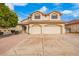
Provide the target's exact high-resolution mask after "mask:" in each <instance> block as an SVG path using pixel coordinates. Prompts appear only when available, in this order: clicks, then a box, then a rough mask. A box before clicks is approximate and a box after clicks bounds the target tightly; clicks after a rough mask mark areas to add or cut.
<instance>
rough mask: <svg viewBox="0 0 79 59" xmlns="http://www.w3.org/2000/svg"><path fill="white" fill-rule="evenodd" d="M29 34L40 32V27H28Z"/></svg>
mask: <svg viewBox="0 0 79 59" xmlns="http://www.w3.org/2000/svg"><path fill="white" fill-rule="evenodd" d="M29 32H30V34H41V28H40V27H31V28H30V29H29Z"/></svg>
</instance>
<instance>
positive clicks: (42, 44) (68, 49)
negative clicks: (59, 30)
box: [0, 34, 79, 56]
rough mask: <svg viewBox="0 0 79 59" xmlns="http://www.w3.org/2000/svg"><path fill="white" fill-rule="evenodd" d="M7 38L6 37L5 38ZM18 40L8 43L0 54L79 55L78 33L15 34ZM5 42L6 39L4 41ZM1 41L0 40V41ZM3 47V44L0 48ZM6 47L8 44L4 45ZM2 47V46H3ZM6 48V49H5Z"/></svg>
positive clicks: (15, 38)
mask: <svg viewBox="0 0 79 59" xmlns="http://www.w3.org/2000/svg"><path fill="white" fill-rule="evenodd" d="M19 39H20V40H19ZM5 40H7V38H5ZM10 40H14V41H15V42H16V40H18V42H16V44H15V43H13V46H11V44H12V42H11V43H8V44H9V45H10V46H11V47H10V48H9V49H8V50H7V51H6V52H5V53H3V54H1V55H16V56H17V55H19V56H20V55H23V56H28V55H29V56H60V55H64V56H71V55H74V56H75V55H79V35H76V34H64V35H27V34H20V35H16V36H15V37H14V39H10ZM6 42H7V41H6ZM0 43H1V42H0ZM2 47H5V46H4V45H3V46H1V45H0V48H2ZM6 47H8V45H6ZM3 49H4V48H3ZM5 50H6V49H5Z"/></svg>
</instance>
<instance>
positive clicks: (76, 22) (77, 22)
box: [65, 19, 79, 25]
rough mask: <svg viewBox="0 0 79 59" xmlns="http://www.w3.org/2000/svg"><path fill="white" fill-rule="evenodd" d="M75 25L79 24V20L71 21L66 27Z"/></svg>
mask: <svg viewBox="0 0 79 59" xmlns="http://www.w3.org/2000/svg"><path fill="white" fill-rule="evenodd" d="M73 24H79V19H75V20H72V21H69V22H67V23H66V24H65V25H73Z"/></svg>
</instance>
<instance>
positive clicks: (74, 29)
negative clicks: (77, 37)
mask: <svg viewBox="0 0 79 59" xmlns="http://www.w3.org/2000/svg"><path fill="white" fill-rule="evenodd" d="M65 27H66V31H67V32H70V33H79V19H76V20H72V21H69V22H67V23H66V24H65Z"/></svg>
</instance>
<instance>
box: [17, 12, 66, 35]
mask: <svg viewBox="0 0 79 59" xmlns="http://www.w3.org/2000/svg"><path fill="white" fill-rule="evenodd" d="M61 15H62V14H61V13H60V12H58V11H53V12H50V13H48V14H44V13H42V12H40V11H36V12H33V13H32V14H31V15H30V16H29V17H28V18H27V19H25V20H23V21H21V22H20V23H19V25H21V26H22V27H23V28H24V30H25V32H27V33H28V34H64V33H65V25H64V23H63V22H62V21H61V18H60V17H61ZM18 28H20V26H18ZM21 29H22V28H21Z"/></svg>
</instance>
